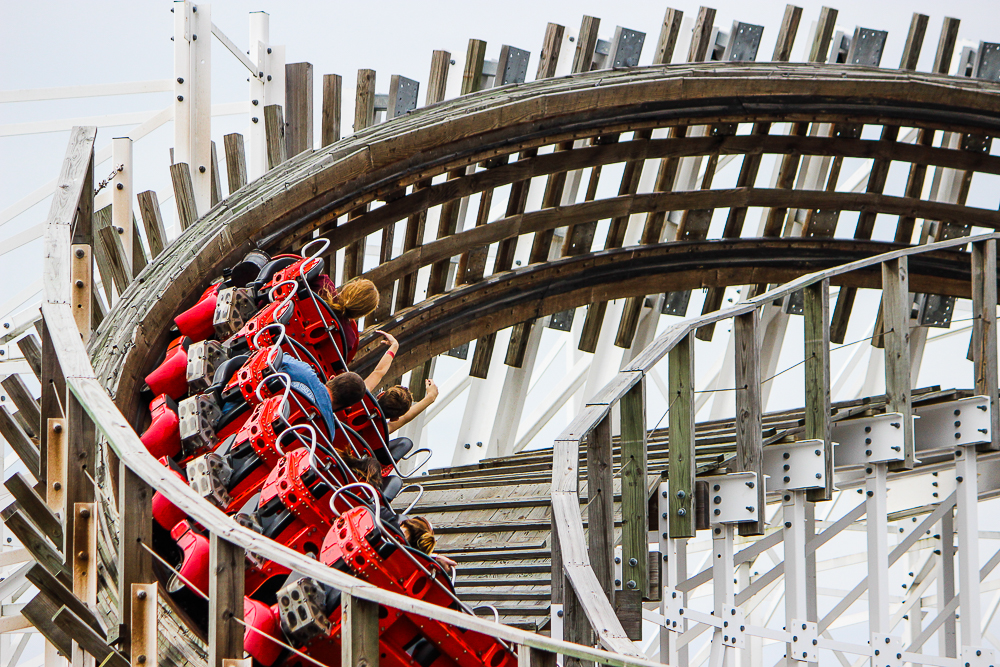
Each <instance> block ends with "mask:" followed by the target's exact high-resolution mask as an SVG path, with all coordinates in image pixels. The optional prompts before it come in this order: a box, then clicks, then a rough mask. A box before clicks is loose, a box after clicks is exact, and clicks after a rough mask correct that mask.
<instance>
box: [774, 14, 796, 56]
mask: <svg viewBox="0 0 1000 667" xmlns="http://www.w3.org/2000/svg"><path fill="white" fill-rule="evenodd" d="M801 20H802V8H801V7H796V6H795V5H785V15H784V17H782V19H781V28H780V29H779V30H778V40H777V42H775V44H774V55H772V56H771V60H773V61H775V62H787V61H788V59H789V58H791V57H792V45H793V44H795V35H796V34H797V33H798V31H799V21H801Z"/></svg>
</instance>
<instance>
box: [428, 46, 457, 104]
mask: <svg viewBox="0 0 1000 667" xmlns="http://www.w3.org/2000/svg"><path fill="white" fill-rule="evenodd" d="M450 66H451V53H450V52H449V51H434V52H433V53H431V73H430V75H429V76H428V77H427V98H426V100H425V101H424V105H425V106H429V105H431V104H437V103H438V102H442V101H444V96H445V94H446V87H447V84H448V68H449V67H450Z"/></svg>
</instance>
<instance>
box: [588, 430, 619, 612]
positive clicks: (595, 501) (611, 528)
mask: <svg viewBox="0 0 1000 667" xmlns="http://www.w3.org/2000/svg"><path fill="white" fill-rule="evenodd" d="M586 449H587V524H588V528H587V544H588V546H589V548H590V565H591V567H593V568H594V575H595V576H596V577H597V581H599V582H600V584H601V588H602V589H603V590H604V595H605V596H606V597H607V598H608V600H609V601H611V602H612V603H613V602H614V599H615V567H614V554H615V498H614V467H613V463H612V455H611V417H610V415H608V416H606V417H605V418H604V419H602V420H601V422H600V423H599V424H598V425H597V427H596V428H595V429H594V430H593V431H591V432H590V433H588V434H587V446H586Z"/></svg>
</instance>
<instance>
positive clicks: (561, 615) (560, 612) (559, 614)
mask: <svg viewBox="0 0 1000 667" xmlns="http://www.w3.org/2000/svg"><path fill="white" fill-rule="evenodd" d="M556 616H558V617H559V618H562V617H563V610H562V609H560V610H559V611H557V612H556Z"/></svg>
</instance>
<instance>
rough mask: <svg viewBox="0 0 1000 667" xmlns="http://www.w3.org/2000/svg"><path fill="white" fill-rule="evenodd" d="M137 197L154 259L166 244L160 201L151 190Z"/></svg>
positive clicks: (227, 156) (228, 163) (140, 214)
mask: <svg viewBox="0 0 1000 667" xmlns="http://www.w3.org/2000/svg"><path fill="white" fill-rule="evenodd" d="M227 136H229V135H227ZM226 145H227V155H226V167H227V168H228V167H230V165H231V164H232V163H231V162H229V155H228V145H229V142H228V140H227V142H226ZM229 186H230V188H232V181H230V183H229ZM137 198H138V200H139V216H140V217H141V218H142V226H143V228H144V229H145V230H146V239H147V240H148V242H149V254H150V257H151V258H152V259H156V258H157V256H159V254H160V253H161V252H163V249H164V248H165V247H166V245H167V232H166V231H165V230H164V228H163V217H162V216H161V215H160V203H159V201H157V198H156V193H155V192H153V191H152V190H146V191H145V192H140V193H139V194H138V196H137Z"/></svg>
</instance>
